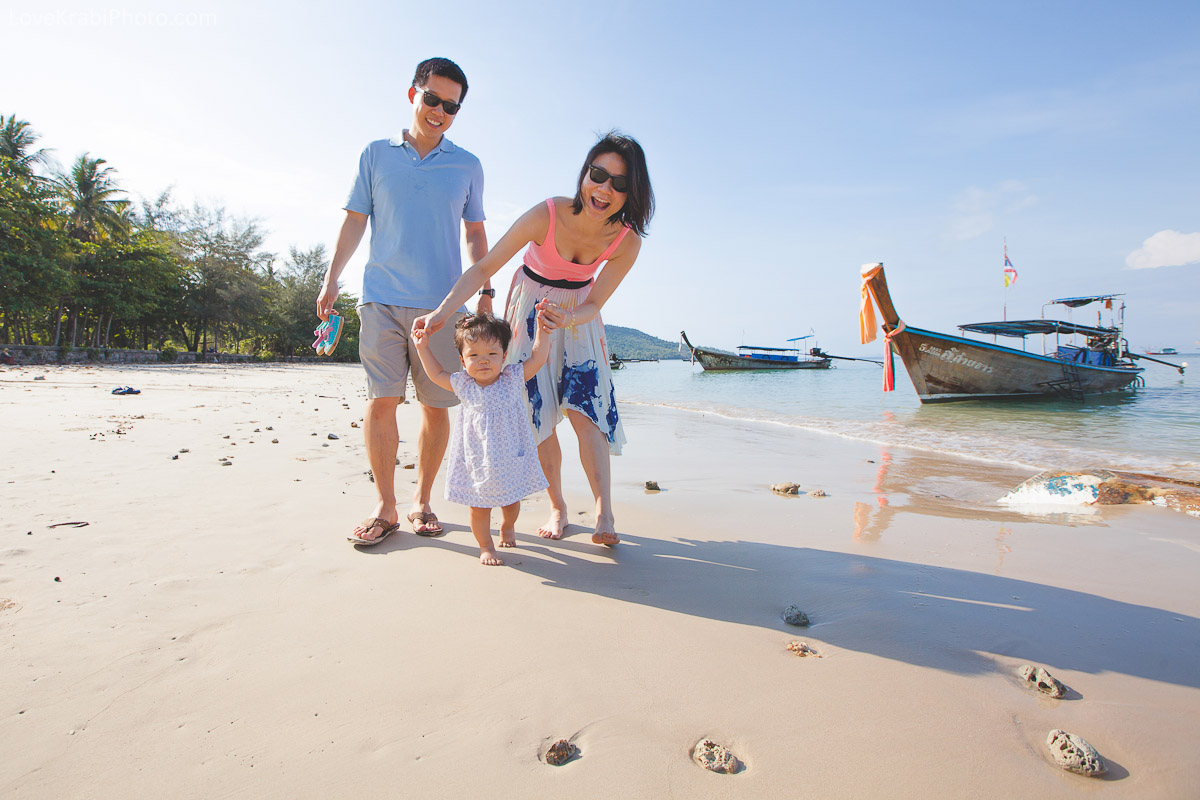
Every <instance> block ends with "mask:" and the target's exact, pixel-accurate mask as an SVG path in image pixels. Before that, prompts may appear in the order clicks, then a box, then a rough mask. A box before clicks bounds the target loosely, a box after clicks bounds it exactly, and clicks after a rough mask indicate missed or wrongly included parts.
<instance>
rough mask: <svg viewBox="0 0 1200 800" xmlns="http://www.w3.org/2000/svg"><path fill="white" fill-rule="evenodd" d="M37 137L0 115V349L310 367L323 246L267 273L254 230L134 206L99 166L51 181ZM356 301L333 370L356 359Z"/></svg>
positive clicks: (203, 209) (349, 306)
mask: <svg viewBox="0 0 1200 800" xmlns="http://www.w3.org/2000/svg"><path fill="white" fill-rule="evenodd" d="M38 138H39V137H38V135H37V133H36V132H35V131H34V130H33V129H32V128H31V127H30V125H29V124H28V123H27V122H25V121H24V120H19V119H17V118H16V116H15V115H12V116H9V117H7V118H6V117H3V116H0V343H5V344H8V343H25V344H49V345H54V346H58V347H60V349H63V348H71V347H84V346H86V347H88V348H89V349H91V348H104V347H135V348H137V347H141V348H145V347H151V346H154V347H158V348H160V349H162V348H170V347H171V346H172V344H174V345H182V346H184V347H186V348H187V349H188V350H190V351H193V352H196V351H208V350H210V349H216V350H223V351H229V350H232V351H234V352H246V353H256V352H271V353H277V354H280V355H288V356H294V355H302V356H303V355H307V356H312V355H313V351H312V350H311V343H312V329H313V328H314V327H316V325H317V318H316V314H315V306H316V298H317V293H318V292H319V290H320V285H321V280H322V277H323V275H324V272H325V270H326V268H327V267H328V257H327V255H326V252H325V248H324V247H323V246H317V247H314V248H312V249H310V250H298V249H296V248H294V247H293V248H292V249H291V252H290V254H289V257H288V259H287V260H286V261H285V262H284V264H283V265H282V267H280V268H279V269H276V268H275V260H276V257H275V255H274V254H273V253H270V252H267V251H266V250H265V249H264V247H263V244H264V241H265V231H264V230H263V228H262V226H261V223H259V222H258V221H257V220H253V219H241V218H235V217H231V216H230V215H229V214H227V213H226V211H225V209H224V208H222V207H220V206H212V207H209V206H204V205H196V206H193V207H192V208H190V209H181V208H179V207H177V206H176V204H175V203H174V201H173V200H172V198H171V190H170V189H168V190H166V191H164V192H162V193H161V194H159V195H158V197H157V198H155V199H154V200H153V201H150V200H142V201H141V202H140V203H139V204H137V205H135V204H134V203H133V202H131V201H130V200H129V198H128V197H127V196H126V194H125V192H124V190H123V189H122V188H121V187H120V186H119V185H118V183H117V180H116V170H115V169H113V168H112V167H111V166H108V165H107V163H106V162H105V161H104V159H102V158H94V157H92V156H90V155H89V154H87V153H84V154H83V155H81V156H79V157H78V158H77V159H76V160H75V161H74V162H73V164H72V165H71V168H70V169H69V170H67V171H65V172H58V173H50V170H51V169H53V162H52V159H50V158H49V155H48V152H47V151H46V150H41V149H37V147H36V145H37V141H38ZM355 302H356V301H355V298H354V297H353V296H351V295H348V294H343V295H342V296H341V297H339V298H338V301H337V303H336V304H335V307H336V308H337V309H338V311H339V312H340V313H341V314H342V316H343V317H344V319H345V327H344V329H343V330H344V332H343V335H342V342H341V345H340V346H339V347H338V351H337V355H336V356H335V358H340V359H343V360H349V359H353V358H356V357H357V339H358V317H357V314H356V313H355V309H354V306H355Z"/></svg>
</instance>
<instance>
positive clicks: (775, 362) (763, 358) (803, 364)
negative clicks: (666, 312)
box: [679, 331, 833, 372]
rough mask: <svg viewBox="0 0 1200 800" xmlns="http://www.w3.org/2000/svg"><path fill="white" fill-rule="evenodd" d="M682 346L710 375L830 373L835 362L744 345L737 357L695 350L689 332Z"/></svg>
mask: <svg viewBox="0 0 1200 800" xmlns="http://www.w3.org/2000/svg"><path fill="white" fill-rule="evenodd" d="M679 335H680V336H682V337H683V343H684V345H686V346H687V349H688V350H689V351H690V352H691V354H692V359H693V360H695V361H699V362H700V366H702V367H704V369H706V370H710V371H717V372H720V371H727V370H745V369H829V365H830V364H832V363H833V362H832V361H831V360H830V359H829V358H828V357H826V356H824V355H822V356H820V357H813V356H810V355H808V354H806V353H803V352H801V350H800V348H798V347H754V346H750V345H743V346H741V347H739V348H738V352H737V353H727V352H725V351H723V350H709V349H707V348H703V347H693V346H692V343H691V342H690V341H688V338H687V332H686V331H680V332H679ZM807 338H809V337H808V336H798V337H796V338H795V339H788V341H789V342H798V341H801V340H802V339H807Z"/></svg>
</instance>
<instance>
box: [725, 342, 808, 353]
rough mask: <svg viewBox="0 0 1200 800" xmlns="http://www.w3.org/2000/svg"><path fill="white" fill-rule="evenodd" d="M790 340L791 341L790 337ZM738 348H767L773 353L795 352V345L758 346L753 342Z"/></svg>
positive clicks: (766, 349)
mask: <svg viewBox="0 0 1200 800" xmlns="http://www.w3.org/2000/svg"><path fill="white" fill-rule="evenodd" d="M788 341H791V340H790V339H789V340H788ZM738 350H765V351H769V352H772V353H794V352H796V348H794V347H756V346H755V345H752V344H743V345H740V346H739V347H738Z"/></svg>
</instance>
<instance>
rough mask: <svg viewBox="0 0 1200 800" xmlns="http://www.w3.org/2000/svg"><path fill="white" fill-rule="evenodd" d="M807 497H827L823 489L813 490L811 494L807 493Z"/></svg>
mask: <svg viewBox="0 0 1200 800" xmlns="http://www.w3.org/2000/svg"><path fill="white" fill-rule="evenodd" d="M808 496H809V497H826V496H827V495H826V494H825V490H824V489H813V490H812V491H811V492H809V493H808Z"/></svg>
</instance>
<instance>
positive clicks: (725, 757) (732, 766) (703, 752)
mask: <svg viewBox="0 0 1200 800" xmlns="http://www.w3.org/2000/svg"><path fill="white" fill-rule="evenodd" d="M692 760H693V761H695V762H696V763H697V764H699V765H700V766H702V767H704V768H705V769H707V770H711V771H712V772H721V773H724V774H726V775H732V774H733V773H735V772H737V771H738V770H739V769H740V768H741V764H740V763H739V762H738V760H737V758H736V757H735V756H734V755H733V753H731V752H729V750H727V749H726V748H724V747H722V746H721V745H719V744H717V743H716V742H714V741H713V740H712V739H701V740H700V741H699V742H697V743H696V747H695V749H694V750H693V751H692Z"/></svg>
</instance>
